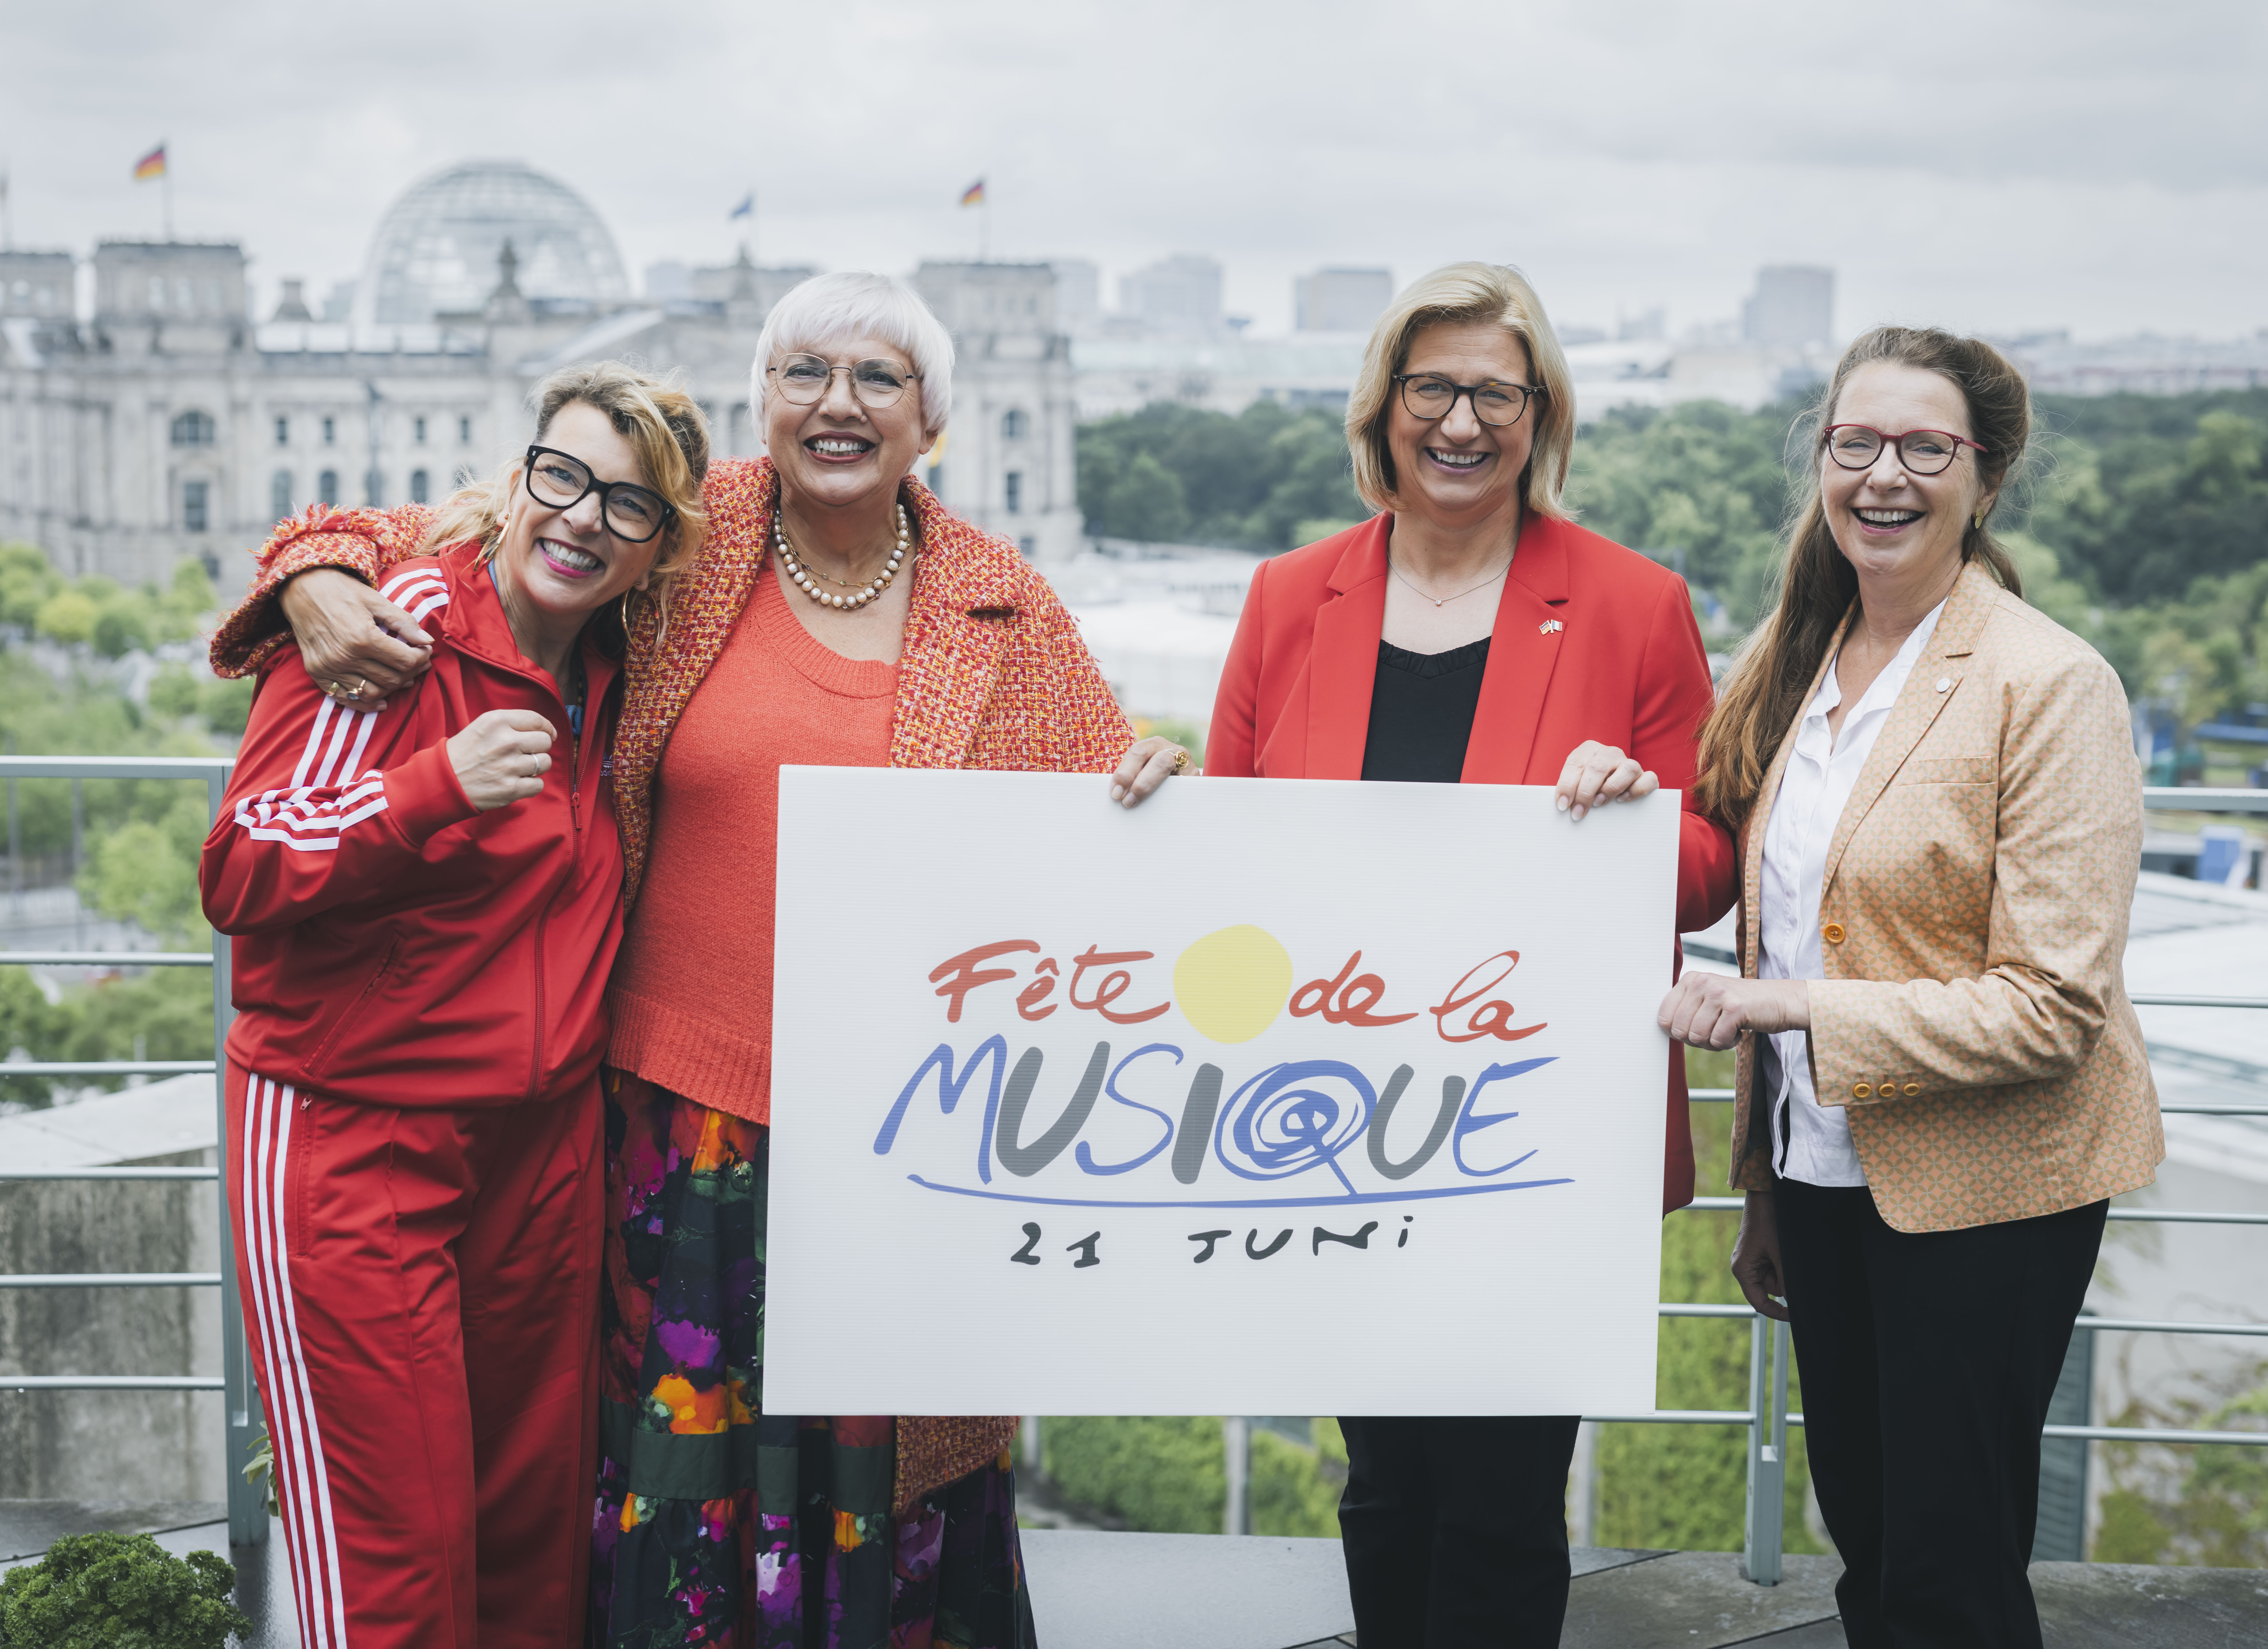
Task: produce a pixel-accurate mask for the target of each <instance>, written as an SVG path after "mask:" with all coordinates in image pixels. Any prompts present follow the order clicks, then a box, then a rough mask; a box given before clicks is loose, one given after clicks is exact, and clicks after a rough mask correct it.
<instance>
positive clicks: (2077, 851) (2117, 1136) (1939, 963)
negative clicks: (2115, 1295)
mask: <svg viewBox="0 0 2268 1649" xmlns="http://www.w3.org/2000/svg"><path fill="white" fill-rule="evenodd" d="M2030 416H2031V414H2030V401H2029V394H2028V392H2027V391H2026V388H2025V386H2024V381H2023V379H2022V378H2021V376H2020V375H2019V374H2018V372H2016V370H2015V368H2014V366H2012V365H2010V364H2008V362H2007V360H2006V359H2004V358H2003V357H2001V356H1999V354H1998V353H1997V352H1995V351H1994V350H1992V349H1991V348H1990V347H1988V346H1987V345H1985V344H1984V343H1981V342H1976V341H1975V340H1972V339H1964V338H1958V337H1955V336H1953V335H1950V334H1948V333H1944V332H1939V331H1920V330H1911V329H1908V328H1895V327H1886V328H1880V329H1879V330H1877V331H1874V332H1872V333H1869V334H1867V335H1866V336H1864V337H1862V338H1860V339H1859V341H1858V342H1855V343H1853V344H1852V346H1851V348H1850V350H1849V351H1848V352H1846V353H1845V356H1844V357H1843V360H1842V362H1841V364H1839V365H1838V366H1837V369H1836V372H1835V378H1834V381H1833V383H1832V385H1831V386H1830V390H1829V394H1828V396H1827V398H1826V401H1825V403H1824V406H1823V416H1821V417H1820V419H1819V425H1820V427H1819V429H1818V431H1817V435H1816V438H1815V442H1814V453H1815V462H1816V464H1817V471H1816V475H1815V485H1814V489H1813V492H1812V496H1811V497H1810V498H1809V500H1808V503H1807V504H1806V507H1805V509H1804V512H1803V513H1802V515H1801V516H1800V519H1799V520H1798V522H1797V524H1796V526H1795V527H1794V529H1793V534H1792V535H1791V538H1790V541H1789V544H1788V548H1787V554H1786V566H1785V576H1784V578H1783V581H1782V594H1781V599H1780V602H1779V606H1778V608H1777V609H1776V610H1775V611H1774V612H1773V613H1771V615H1768V616H1767V617H1766V618H1765V619H1764V622H1762V623H1761V624H1760V625H1759V626H1758V627H1757V629H1756V632H1755V634H1754V636H1753V637H1751V638H1750V640H1749V644H1747V646H1746V647H1744V648H1743V649H1742V654H1741V657H1740V659H1738V661H1737V662H1736V663H1735V664H1734V666H1733V670H1732V673H1731V674H1730V676H1729V677H1728V678H1727V681H1726V683H1725V686H1724V691H1723V693H1722V695H1721V696H1720V697H1719V701H1718V704H1717V708H1716V710H1714V712H1712V716H1711V718H1710V720H1709V722H1708V723H1707V725H1706V726H1705V729H1704V731H1703V734H1702V745H1701V764H1702V772H1703V777H1702V779H1701V781H1700V786H1699V788H1700V789H1701V791H1702V799H1703V801H1704V803H1705V805H1708V806H1712V807H1713V808H1715V809H1716V810H1717V811H1718V812H1719V813H1720V815H1721V816H1723V817H1724V818H1726V819H1727V821H1729V822H1732V823H1734V824H1735V825H1737V826H1739V827H1740V828H1741V830H1742V850H1743V858H1744V865H1745V868H1744V872H1743V880H1742V942H1741V962H1742V977H1741V978H1739V979H1727V978H1724V977H1722V976H1712V975H1692V974H1689V975H1686V977H1685V978H1684V979H1683V982H1681V983H1680V984H1679V986H1678V988H1677V989H1676V990H1674V991H1673V992H1672V993H1671V994H1670V996H1669V997H1668V999H1667V1000H1665V1001H1664V1003H1663V1004H1662V1009H1661V1023H1662V1025H1663V1027H1665V1028H1666V1029H1667V1030H1668V1031H1669V1032H1670V1034H1672V1035H1674V1036H1675V1037H1677V1038H1679V1039H1680V1040H1682V1041H1683V1042H1690V1043H1691V1044H1693V1045H1694V1046H1697V1047H1705V1048H1719V1049H1721V1048H1728V1047H1731V1046H1733V1045H1734V1043H1735V1042H1738V1043H1739V1044H1740V1050H1741V1051H1740V1056H1739V1061H1738V1076H1737V1087H1736V1090H1735V1098H1736V1105H1735V1108H1734V1125H1733V1159H1734V1169H1733V1174H1734V1181H1735V1182H1736V1183H1738V1184H1740V1185H1741V1186H1742V1187H1743V1188H1745V1189H1746V1190H1747V1192H1748V1200H1747V1206H1746V1210H1745V1211H1744V1212H1743V1214H1742V1222H1741V1233H1740V1237H1739V1240H1738V1242H1737V1245H1736V1247H1735V1249H1734V1261H1733V1272H1734V1276H1735V1277H1738V1278H1739V1279H1740V1283H1741V1286H1742V1290H1743V1292H1745V1293H1746V1294H1747V1295H1748V1299H1749V1304H1750V1305H1751V1306H1753V1307H1755V1308H1756V1310H1758V1311H1760V1312H1763V1313H1764V1314H1767V1315H1770V1316H1774V1317H1781V1318H1785V1319H1786V1320H1787V1321H1789V1322H1790V1323H1791V1324H1792V1325H1793V1333H1794V1338H1795V1349H1796V1355H1797V1357H1798V1358H1799V1359H1800V1363H1801V1366H1802V1370H1803V1398H1804V1418H1805V1425H1806V1439H1807V1443H1808V1448H1809V1452H1810V1461H1811V1472H1812V1481H1813V1483H1814V1485H1815V1488H1816V1489H1817V1491H1818V1495H1819V1508H1820V1511H1821V1513H1822V1514H1823V1516H1824V1517H1825V1519H1826V1522H1827V1528H1828V1532H1829V1533H1830V1535H1832V1536H1833V1537H1834V1540H1835V1545H1836V1549H1837V1550H1838V1551H1839V1552H1840V1553H1841V1554H1842V1557H1843V1561H1844V1564H1845V1573H1844V1577H1843V1579H1842V1580H1841V1582H1840V1583H1839V1584H1838V1586H1837V1601H1839V1603H1840V1604H1841V1607H1842V1613H1843V1624H1844V1631H1845V1633H1846V1634H1847V1635H1848V1636H1849V1638H1850V1640H1851V1643H1852V1649H1876V1646H1877V1645H1897V1646H1898V1649H1908V1646H1909V1645H1911V1646H1912V1649H1920V1646H1921V1645H1930V1646H1931V1649H1954V1646H1955V1645H1960V1646H1962V1649H1968V1646H1970V1645H1975V1646H1976V1649H1985V1646H1986V1645H2022V1646H2023V1649H2036V1645H2038V1644H2039V1642H2040V1628H2039V1621H2038V1616H2037V1613H2036V1610H2035V1609H2034V1608H2033V1604H2032V1595H2031V1589H2030V1586H2029V1583H2028V1581H2027V1580H2026V1579H2025V1566H2026V1564H2028V1563H2029V1561H2030V1557H2031V1546H2032V1529H2033V1522H2034V1519H2035V1514H2036V1511H2037V1498H2038V1483H2039V1461H2040V1428H2041V1426H2042V1424H2043V1422H2044V1420H2045V1417H2046V1410H2047V1403H2048V1399H2049V1397H2050V1395H2051V1394H2052V1393H2053V1391H2054V1389H2055V1385H2056V1380H2057V1376H2058V1373H2060V1372H2061V1369H2062V1366H2063V1358H2064V1352H2065V1350H2066V1346H2067V1345H2068V1343H2069V1342H2070V1338H2071V1333H2072V1322H2073V1318H2074V1317H2075V1316H2076V1315H2077V1314H2078V1312H2079V1308H2080V1302H2081V1301H2082V1299H2084V1297H2085V1295H2086V1292H2087V1285H2088V1278H2089V1277H2090V1275H2091V1274H2092V1272H2093V1270H2094V1266H2095V1254H2096V1251H2097V1249H2098V1248H2099V1247H2100V1246H2101V1242H2102V1226H2103V1218H2104V1214H2105V1211H2106V1210H2107V1209H2108V1207H2109V1199H2110V1197H2111V1196H2115V1195H2117V1193H2118V1192H2121V1191H2128V1190H2132V1189H2135V1188H2136V1187H2138V1186H2143V1185H2147V1184H2148V1183H2150V1182H2151V1180H2152V1179H2153V1177H2154V1171H2155V1168H2156V1167H2157V1164H2158V1162H2159V1161H2160V1160H2161V1159H2162V1158H2163V1156H2164V1154H2165V1151H2164V1144H2163V1138H2162V1135H2161V1130H2160V1126H2159V1120H2158V1106H2157V1096H2156V1093H2155V1091H2154V1088H2153V1087H2152V1085H2151V1081H2150V1069H2149V1064H2148V1062H2147V1058H2146V1057H2145V1055H2144V1052H2143V1047H2142V1034H2141V1030H2140V1027H2139V1025H2138V1024H2137V1022H2136V1020H2135V1017H2134V1010H2133V1008H2132V1005H2130V1004H2129V1003H2128V1001H2127V999H2126V990H2125V985H2124V978H2123V975H2122V972H2121V961H2120V959H2121V956H2122V954H2123V953H2124V949H2125V944H2126V922H2127V915H2128V911H2129V909H2130V908H2131V906H2132V902H2133V895H2134V881H2135V871H2136V869H2137V867H2138V865H2139V855H2140V850H2141V839H2142V799H2141V790H2140V780H2139V775H2138V772H2137V769H2136V764H2135V760H2134V751H2133V746H2132V742H2131V735H2130V732H2129V730H2128V721H2127V707H2126V698H2125V695H2124V691H2123V690H2122V689H2121V688H2120V687H2119V684H2118V679H2117V676H2116V675H2115V674H2112V672H2111V670H2110V666H2109V665H2107V664H2105V663H2104V662H2103V661H2102V659H2101V657H2099V656H2098V655H2097V654H2096V653H2095V651H2094V650H2093V649H2092V648H2090V647H2088V645H2087V644H2085V643H2084V642H2082V641H2080V639H2079V638H2078V637H2074V636H2073V635H2071V634H2070V633H2069V632H2068V631H2066V630H2065V629H2061V628H2059V627H2058V626H2057V625H2056V624H2055V623H2053V622H2051V621H2050V620H2048V619H2046V618H2044V617H2043V616H2042V615H2040V614H2038V613H2037V612H2035V611H2034V610H2033V609H2032V608H2030V607H2026V606H2025V605H2024V603H2023V601H2022V600H2021V587H2020V585H2019V582H2018V579H2017V577H2016V571H2015V569H2014V566H2013V565H2012V564H2011V563H2010V562H2009V561H2008V558H2007V555H2006V554H2005V552H2003V551H2002V550H2001V549H2000V548H1999V546H1998V545H1996V544H1995V543H1994V542H1993V541H1992V534H1991V532H1990V531H1989V530H1988V528H1987V527H1986V526H1985V522H1986V519H1987V518H1988V517H1989V516H1990V515H1991V514H1992V507H1993V504H1994V503H1995V502H1996V500H1997V499H1998V498H1999V496H2000V493H2001V490H2002V489H2003V488H2004V487H2005V485H2006V484H2007V480H2008V477H2009V475H2010V473H2011V470H2012V468H2013V467H2014V465H2015V464H2016V463H2017V462H2018V461H2019V460H2021V458H2022V456H2023V453H2024V449H2025V443H2026V441H2027V439H2028V438H2029V430H2030Z"/></svg>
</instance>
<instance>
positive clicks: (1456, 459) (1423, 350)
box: [1386, 320, 1540, 526]
mask: <svg viewBox="0 0 2268 1649" xmlns="http://www.w3.org/2000/svg"><path fill="white" fill-rule="evenodd" d="M1402 370H1403V372H1405V373H1423V372H1430V373H1433V374H1435V375H1437V376H1439V377H1442V378H1446V379H1448V380H1449V381H1450V382H1451V383H1454V384H1481V383H1486V382H1489V381H1490V380H1491V379H1493V380H1494V381H1496V382H1498V383H1502V384H1529V383H1533V382H1534V381H1535V380H1534V379H1531V378H1530V377H1529V376H1528V370H1529V369H1528V348H1527V346H1526V345H1525V344H1523V343H1521V341H1520V340H1519V339H1518V338H1515V337H1513V335H1511V334H1510V333H1508V332H1506V330H1505V329H1504V328H1502V327H1501V326H1499V325H1497V324H1496V323H1495V322H1493V321H1488V320H1462V321H1442V322H1440V324H1438V325H1435V326H1431V327H1428V328H1425V330H1424V331H1423V332H1420V333H1419V334H1418V336H1417V338H1416V340H1415V341H1414V342H1412V343H1411V344H1410V356H1409V358H1408V359H1407V360H1406V361H1404V362H1403V366H1402ZM1400 392H1401V386H1400V385H1396V386H1395V394H1393V395H1391V396H1390V397H1388V401H1387V403H1386V442H1387V450H1388V451H1389V452H1390V453H1393V455H1394V476H1395V504H1397V506H1398V507H1399V508H1401V509H1403V510H1406V511H1410V512H1413V513H1416V514H1418V515H1422V516H1425V517H1426V518H1428V519H1432V520H1434V521H1438V522H1440V523H1441V524H1443V525H1445V526H1446V525H1452V524H1458V523H1463V522H1468V521H1471V520H1474V519H1477V518H1480V517H1484V516H1486V515H1489V514H1491V513H1494V512H1499V511H1502V510H1505V509H1507V508H1510V507H1513V505H1514V503H1515V500H1514V497H1513V494H1514V492H1515V490H1517V489H1518V487H1519V485H1520V477H1521V472H1523V471H1524V470H1526V469H1527V467H1528V453H1529V451H1530V449H1531V448H1532V447H1533V446H1534V445H1535V420H1536V415H1537V412H1538V409H1539V405H1540V403H1538V402H1536V401H1530V402H1529V403H1528V409H1527V410H1526V411H1524V412H1522V413H1521V416H1520V422H1519V423H1509V424H1501V425H1499V424H1488V423H1482V422H1481V421H1480V419H1479V418H1477V417H1476V416H1474V414H1473V402H1472V397H1471V396H1469V395H1460V396H1458V397H1457V400H1456V404H1455V405H1454V406H1453V407H1451V408H1450V409H1449V411H1448V412H1447V415H1446V416H1442V417H1439V418H1434V419H1431V420H1427V419H1424V418H1420V417H1418V416H1417V415H1416V414H1415V413H1413V412H1411V411H1410V409H1409V408H1408V406H1406V405H1405V404H1403V398H1402V394H1401V393H1400Z"/></svg>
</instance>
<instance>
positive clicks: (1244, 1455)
mask: <svg viewBox="0 0 2268 1649" xmlns="http://www.w3.org/2000/svg"><path fill="white" fill-rule="evenodd" d="M1220 1441H1221V1450H1222V1453H1223V1454H1224V1455H1225V1456H1226V1464H1227V1467H1228V1500H1227V1504H1226V1505H1224V1506H1222V1508H1221V1514H1220V1532H1221V1533H1222V1534H1224V1535H1249V1534H1250V1533H1251V1532H1252V1512H1251V1507H1250V1505H1249V1504H1248V1499H1249V1495H1250V1487H1251V1482H1252V1426H1251V1424H1250V1423H1249V1422H1248V1421H1247V1420H1246V1419H1245V1417H1243V1416H1242V1415H1241V1414H1232V1415H1229V1416H1227V1417H1225V1418H1224V1419H1223V1420H1222V1421H1221V1423H1220Z"/></svg>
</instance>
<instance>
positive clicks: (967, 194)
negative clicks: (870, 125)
mask: <svg viewBox="0 0 2268 1649" xmlns="http://www.w3.org/2000/svg"><path fill="white" fill-rule="evenodd" d="M159 158H160V159H161V160H162V159H163V158H164V152H163V151H159ZM961 204H962V205H963V206H982V205H983V204H984V180H983V178H979V179H977V180H976V182H974V183H972V184H970V185H969V186H968V188H965V189H963V190H961Z"/></svg>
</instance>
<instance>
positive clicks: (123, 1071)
mask: <svg viewBox="0 0 2268 1649" xmlns="http://www.w3.org/2000/svg"><path fill="white" fill-rule="evenodd" d="M200 1071H202V1072H203V1073H204V1074H206V1075H208V1076H210V1075H211V1074H212V1071H213V1062H212V1061H211V1060H210V1059H63V1060H55V1059H46V1060H41V1059H26V1060H15V1061H0V1077H187V1076H193V1075H195V1074H196V1073H198V1072H200Z"/></svg>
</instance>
